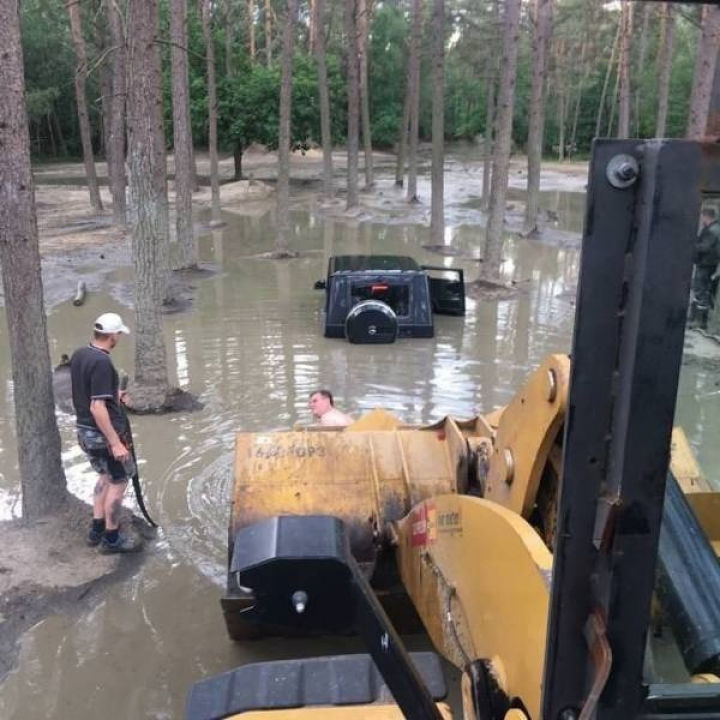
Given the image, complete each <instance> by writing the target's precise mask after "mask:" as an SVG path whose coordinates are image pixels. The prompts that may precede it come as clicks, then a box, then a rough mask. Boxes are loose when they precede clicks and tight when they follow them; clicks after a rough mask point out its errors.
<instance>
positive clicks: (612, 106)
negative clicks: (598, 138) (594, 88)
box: [606, 59, 620, 137]
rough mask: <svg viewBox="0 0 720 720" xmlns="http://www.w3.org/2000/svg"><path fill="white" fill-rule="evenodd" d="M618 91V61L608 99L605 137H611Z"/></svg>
mask: <svg viewBox="0 0 720 720" xmlns="http://www.w3.org/2000/svg"><path fill="white" fill-rule="evenodd" d="M619 89H620V61H619V59H618V66H617V72H616V73H615V85H614V86H613V92H612V98H611V99H610V116H609V117H608V128H607V133H606V136H607V137H612V136H613V123H614V122H615V109H616V107H617V102H618V94H619Z"/></svg>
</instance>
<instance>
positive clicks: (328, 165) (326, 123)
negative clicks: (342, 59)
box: [313, 0, 333, 198]
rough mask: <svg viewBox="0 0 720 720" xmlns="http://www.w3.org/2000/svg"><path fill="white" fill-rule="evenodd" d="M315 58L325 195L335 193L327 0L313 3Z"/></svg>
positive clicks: (316, 0) (318, 0) (329, 195)
mask: <svg viewBox="0 0 720 720" xmlns="http://www.w3.org/2000/svg"><path fill="white" fill-rule="evenodd" d="M313 11H314V12H315V18H314V20H313V27H314V28H315V33H314V36H313V37H314V48H315V59H316V61H317V73H318V92H319V94H320V136H321V139H322V149H323V195H324V196H325V197H326V198H330V197H332V194H333V162H332V125H331V124H330V93H329V92H328V82H327V59H326V56H325V0H315V2H314V3H313Z"/></svg>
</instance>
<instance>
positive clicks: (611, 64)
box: [595, 22, 622, 137]
mask: <svg viewBox="0 0 720 720" xmlns="http://www.w3.org/2000/svg"><path fill="white" fill-rule="evenodd" d="M621 34H622V23H621V22H619V23H618V26H617V31H616V32H615V41H614V42H613V46H612V50H611V51H610V60H609V61H608V66H607V70H606V71H605V81H604V82H603V88H602V92H601V93H600V104H599V105H598V113H597V119H596V121H595V137H600V128H601V126H602V116H603V110H605V100H606V98H607V91H608V87H609V86H610V78H611V76H612V71H613V67H614V66H615V56H616V55H617V49H618V46H619V44H620V35H621Z"/></svg>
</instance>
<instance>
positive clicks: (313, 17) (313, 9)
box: [307, 0, 324, 55]
mask: <svg viewBox="0 0 720 720" xmlns="http://www.w3.org/2000/svg"><path fill="white" fill-rule="evenodd" d="M308 9H309V11H310V12H309V13H308V37H307V40H308V54H310V55H314V54H315V42H316V39H317V33H318V24H317V22H318V11H317V0H309V1H308ZM323 14H324V13H323ZM321 32H322V30H321Z"/></svg>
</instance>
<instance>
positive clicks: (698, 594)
mask: <svg viewBox="0 0 720 720" xmlns="http://www.w3.org/2000/svg"><path fill="white" fill-rule="evenodd" d="M719 161H720V148H719V147H718V146H716V145H712V144H707V145H704V144H700V143H693V142H686V141H647V142H639V141H615V140H613V141H596V143H595V145H594V150H593V158H592V162H591V166H590V182H589V186H588V209H587V215H586V222H585V234H584V239H583V248H582V263H581V270H580V279H579V287H578V296H577V308H576V313H577V314H576V325H575V333H574V338H573V347H572V352H571V355H570V356H568V355H551V356H549V357H548V358H546V359H545V361H544V362H543V363H542V365H541V366H540V367H538V368H537V369H536V370H535V371H534V372H533V373H532V374H531V375H530V377H529V378H528V380H527V382H526V384H525V386H524V387H523V388H521V389H520V390H519V391H518V393H517V394H516V395H515V397H514V399H513V400H512V401H511V402H510V403H509V404H508V405H507V406H506V407H504V408H501V409H498V410H495V411H493V412H491V413H489V414H487V415H483V416H480V417H477V418H474V419H472V420H465V421H457V420H455V419H453V418H445V419H444V420H442V421H440V422H438V423H436V424H434V425H431V426H427V427H415V426H407V425H404V424H402V423H401V422H400V421H399V420H398V419H397V418H394V417H393V416H391V415H389V414H387V413H385V412H383V411H381V410H376V411H373V412H370V413H368V414H367V415H365V416H364V417H362V418H360V419H359V420H358V421H357V422H355V423H354V424H353V425H351V426H350V427H348V428H345V429H341V430H338V429H320V428H302V429H298V430H296V431H293V432H271V433H240V434H239V435H238V437H237V443H236V456H235V484H234V489H233V498H232V509H231V520H230V547H229V564H228V588H227V593H226V595H225V597H224V598H223V600H222V605H223V611H224V614H225V620H226V623H227V627H228V631H229V633H230V635H231V637H233V638H234V639H237V640H241V641H249V639H250V638H253V637H256V636H262V635H278V634H279V635H313V634H326V635H327V634H330V635H334V634H337V635H341V634H348V633H356V634H358V635H359V636H360V637H361V638H362V639H363V641H364V643H365V645H366V647H367V650H368V654H367V655H339V656H333V657H324V658H311V659H301V660H285V661H275V662H267V663H255V664H252V665H247V666H243V667H240V668H237V669H235V670H232V671H230V672H228V673H225V674H224V675H222V676H218V677H214V678H209V679H205V680H202V681H200V682H198V683H197V684H196V685H195V686H194V687H193V689H192V691H191V693H190V697H189V700H188V706H187V707H188V717H189V718H192V719H193V720H199V719H200V718H202V719H203V720H207V719H209V718H225V717H235V716H237V717H240V718H243V720H245V718H253V719H254V718H263V720H265V719H266V718H267V719H268V720H270V719H274V718H283V719H287V720H290V719H291V718H298V719H299V718H318V719H320V720H322V719H323V718H328V719H330V718H343V719H345V718H347V719H351V718H378V719H380V718H399V717H408V718H412V719H413V720H415V719H418V720H421V719H425V718H450V717H464V718H466V719H467V720H591V719H595V718H597V719H598V720H632V719H635V718H638V719H642V720H661V719H662V720H679V719H680V718H683V719H685V718H695V719H697V720H709V719H710V718H715V719H716V720H717V719H718V718H720V680H719V679H718V677H717V676H716V674H717V673H719V672H720V564H719V563H718V559H717V553H718V552H719V551H720V493H718V492H715V491H713V490H712V489H711V487H710V486H709V484H708V483H707V481H706V480H705V478H704V477H703V475H702V473H701V471H700V469H699V468H698V466H697V464H696V462H695V460H694V457H693V454H692V452H691V450H690V447H689V444H688V442H687V439H686V438H685V435H684V434H683V432H682V430H681V429H675V430H673V417H674V409H675V401H676V394H677V385H678V375H679V369H680V364H681V359H682V350H683V338H684V326H685V317H686V312H687V302H688V295H689V284H690V276H691V268H692V243H693V238H694V236H695V232H696V227H697V218H698V217H699V212H700V207H701V203H702V202H703V197H704V196H705V195H708V194H720V162H719ZM678 168H682V170H678ZM418 625H420V626H422V628H424V630H425V631H426V632H427V635H428V636H429V638H430V640H431V642H432V644H433V646H434V647H435V649H436V650H437V652H438V653H439V654H440V655H442V656H443V657H444V658H445V660H446V661H449V662H450V663H451V664H452V665H454V666H455V667H457V668H458V669H459V671H460V672H461V673H462V698H461V705H462V708H460V707H458V705H459V704H460V702H458V703H455V706H454V707H453V708H451V707H450V705H448V704H445V703H444V702H443V699H444V696H445V692H446V687H445V682H444V679H443V671H442V666H441V664H440V662H439V660H438V657H437V656H436V655H435V654H433V653H408V652H407V651H406V650H405V647H404V645H403V642H402V639H401V636H400V634H399V632H398V631H404V630H407V629H412V628H413V627H417V626H418ZM659 626H664V627H665V628H667V629H666V631H665V632H666V635H667V634H668V633H669V636H671V637H672V638H673V642H672V643H671V646H672V649H673V652H675V653H676V654H677V657H678V658H681V659H682V663H681V664H680V669H679V671H678V673H677V675H684V677H683V678H679V679H681V680H684V681H683V682H679V683H676V684H667V683H665V684H658V683H657V682H656V679H655V678H654V677H653V676H652V675H653V671H652V664H653V663H652V660H653V652H654V650H653V647H654V643H653V641H652V637H653V634H654V632H653V631H654V629H656V628H657V627H659ZM648 638H650V640H649V639H648ZM665 644H666V645H667V644H668V643H667V642H666V643H665ZM682 665H684V668H683V667H682Z"/></svg>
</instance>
